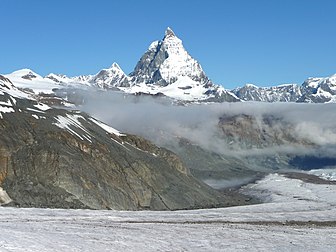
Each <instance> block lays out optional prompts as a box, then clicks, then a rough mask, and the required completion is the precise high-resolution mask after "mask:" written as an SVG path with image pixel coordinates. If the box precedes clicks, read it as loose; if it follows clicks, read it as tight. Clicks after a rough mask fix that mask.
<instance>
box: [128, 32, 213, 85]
mask: <svg viewBox="0 0 336 252" xmlns="http://www.w3.org/2000/svg"><path fill="white" fill-rule="evenodd" d="M130 76H131V77H132V81H133V83H135V84H140V83H145V84H154V85H158V86H167V85H170V84H173V83H175V82H176V81H177V80H178V79H179V78H180V77H183V79H184V81H185V80H186V77H187V78H189V79H190V83H193V82H197V83H198V84H201V85H204V84H209V83H210V80H209V78H208V77H207V76H206V75H205V73H204V71H203V69H202V67H201V65H200V64H199V63H198V62H197V61H196V60H195V59H193V58H192V57H191V56H190V55H189V53H188V52H187V51H186V50H185V48H184V47H183V44H182V40H180V39H179V38H178V37H177V36H176V35H175V33H174V32H173V30H172V29H171V28H169V27H168V28H167V30H166V31H165V36H164V38H163V39H162V40H160V41H154V42H153V43H151V45H150V46H149V48H148V50H147V51H146V53H145V54H144V55H143V56H142V57H141V59H140V60H139V62H138V64H137V65H136V67H135V69H134V71H133V72H132V73H131V74H130ZM185 84H186V85H188V83H185Z"/></svg>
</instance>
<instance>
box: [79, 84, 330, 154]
mask: <svg viewBox="0 0 336 252" xmlns="http://www.w3.org/2000/svg"><path fill="white" fill-rule="evenodd" d="M81 95H82V96H83V97H84V100H85V101H86V102H85V103H84V105H82V106H81V107H80V109H81V110H83V111H85V112H87V113H89V114H91V115H93V116H95V117H96V118H98V119H100V120H102V121H104V122H106V123H108V124H110V125H111V126H113V127H115V128H117V129H118V130H120V131H122V132H127V133H132V134H137V135H141V136H143V137H145V138H147V139H150V140H151V141H153V142H155V143H156V144H158V145H159V146H166V145H167V143H168V142H174V141H175V140H176V138H179V137H183V138H186V139H188V140H190V141H191V142H192V143H194V144H197V145H199V146H201V147H202V148H205V149H207V150H211V151H214V152H217V153H221V154H230V153H231V154H233V153H236V154H237V155H238V154H239V155H263V154H266V153H269V154H272V153H274V152H275V153H292V154H293V153H298V154H300V155H304V154H307V155H308V154H309V155H322V156H335V154H336V147H335V146H336V104H297V103H260V102H244V103H220V104H187V105H183V106H182V105H176V104H172V102H171V100H169V99H166V98H158V97H157V98H153V97H151V96H146V95H142V96H133V95H127V94H124V93H121V92H115V91H113V92H112V91H107V92H97V91H95V92H92V91H91V92H83V93H82V94H81ZM240 114H244V115H250V116H253V117H255V118H256V121H257V124H260V125H259V126H260V127H261V126H262V123H263V120H262V118H263V116H264V115H272V116H273V117H274V118H281V121H279V124H278V122H277V121H276V120H275V121H274V124H273V125H272V127H284V122H285V124H288V128H289V131H290V134H291V135H292V136H294V137H295V138H297V139H300V140H302V142H309V143H310V144H311V145H309V146H306V145H302V146H300V145H292V144H288V145H281V146H272V147H268V148H264V149H262V148H245V149H235V148H232V146H230V145H229V144H228V143H226V142H225V141H223V134H222V132H221V131H220V129H219V127H218V123H219V118H220V117H221V116H223V115H226V116H235V115H240ZM175 142H176V141H175ZM316 150H319V151H318V153H317V152H316Z"/></svg>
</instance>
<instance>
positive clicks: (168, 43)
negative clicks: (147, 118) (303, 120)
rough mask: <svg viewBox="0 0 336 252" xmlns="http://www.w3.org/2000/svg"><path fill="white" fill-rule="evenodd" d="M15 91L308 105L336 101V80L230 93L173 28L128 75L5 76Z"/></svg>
mask: <svg viewBox="0 0 336 252" xmlns="http://www.w3.org/2000/svg"><path fill="white" fill-rule="evenodd" d="M6 77H7V78H9V79H10V80H11V81H12V82H13V83H14V84H15V85H16V86H17V87H19V88H26V89H30V90H31V91H33V92H34V93H35V94H36V93H37V94H38V93H52V92H53V90H55V89H60V88H65V87H77V88H83V87H95V88H100V89H116V90H122V91H123V92H126V93H131V94H148V95H164V96H167V97H170V98H173V99H176V100H181V101H196V102H200V101H202V102H236V101H263V102H309V103H325V102H335V101H336V75H333V76H331V77H328V78H309V79H307V80H306V81H304V83H303V84H302V85H298V84H286V85H280V86H275V87H263V88H262V87H257V86H254V85H251V84H247V85H245V86H243V87H239V88H236V89H233V90H226V89H224V88H223V87H222V86H220V85H216V84H214V83H213V82H212V81H211V80H210V79H209V78H208V77H207V75H206V74H205V72H204V71H203V69H202V67H201V65H200V64H199V63H198V62H197V61H196V60H195V59H194V58H192V57H191V56H190V54H189V53H188V52H187V51H186V50H185V48H184V47H183V44H182V41H181V40H180V39H179V38H178V37H177V36H176V35H175V33H174V32H173V31H172V29H170V28H169V27H168V28H167V30H166V31H165V35H164V37H163V39H162V40H159V41H154V42H153V43H151V44H150V46H149V48H148V49H147V51H146V52H145V53H144V55H143V56H142V57H141V58H140V60H139V62H138V63H137V64H136V66H135V68H134V71H133V72H132V73H130V74H129V75H127V74H125V73H124V72H123V70H122V69H121V68H120V67H119V65H118V64H117V63H113V64H112V65H111V67H109V68H106V69H102V70H100V71H99V72H98V73H97V74H95V75H82V76H76V77H67V76H65V75H62V74H53V73H51V74H48V75H47V76H45V77H42V76H40V75H38V74H36V73H34V72H33V71H32V70H30V69H22V70H19V71H15V72H13V73H11V74H7V75H6Z"/></svg>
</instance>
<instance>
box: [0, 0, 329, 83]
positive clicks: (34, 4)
mask: <svg viewBox="0 0 336 252" xmlns="http://www.w3.org/2000/svg"><path fill="white" fill-rule="evenodd" d="M335 10H336V1H333V0H314V1H312V0H277V1H276V0H231V1H229V0H218V1H215V0H207V1H205V0H204V1H200V0H193V1H191V0H185V1H183V0H170V1H162V0H156V1H154V0H144V1H139V0H138V1H136V0H122V1H121V0H119V1H113V0H106V1H105V0H101V1H100V0H95V1H85V0H82V1H77V0H57V1H51V0H50V1H45V0H32V1H25V0H21V1H20V0H1V14H0V28H1V38H0V55H1V58H0V73H9V72H12V71H14V70H18V69H21V68H31V69H33V70H34V71H35V72H37V73H39V74H41V75H46V74H48V73H50V72H55V73H63V74H66V75H69V76H75V75H81V74H95V73H96V72H98V71H99V70H100V69H102V68H106V67H109V66H110V65H111V64H112V63H113V62H114V61H115V62H117V63H118V64H119V65H120V66H121V68H122V69H123V70H124V71H125V72H126V73H129V72H131V71H132V70H133V68H134V66H135V65H136V63H137V61H138V60H139V58H140V57H141V55H142V54H143V53H144V52H145V51H146V49H147V48H148V46H149V45H150V43H151V42H152V41H154V40H158V39H161V38H162V37H163V36H164V31H165V29H166V27H167V26H169V27H171V28H172V29H173V30H174V31H175V33H176V35H177V36H178V37H180V38H181V39H182V41H183V44H184V46H185V48H186V49H187V50H188V51H189V53H190V54H191V55H192V56H193V57H194V58H195V59H197V60H198V61H199V62H200V63H201V65H202V67H203V69H204V70H205V72H206V74H207V75H208V76H209V78H210V79H212V80H213V81H214V82H215V83H217V84H222V85H224V87H226V88H233V87H236V86H242V85H244V84H245V83H254V84H256V85H258V86H269V85H277V84H282V83H302V82H303V81H304V80H305V79H306V78H307V77H311V76H330V75H332V74H335V73H336V18H335Z"/></svg>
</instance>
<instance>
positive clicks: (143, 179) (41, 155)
mask: <svg viewBox="0 0 336 252" xmlns="http://www.w3.org/2000/svg"><path fill="white" fill-rule="evenodd" d="M0 98H1V100H2V101H3V102H8V107H10V108H11V110H10V112H8V113H7V112H6V113H2V114H1V119H0V187H2V188H3V189H4V190H6V191H7V193H8V195H9V197H10V198H11V199H12V200H13V201H12V203H10V205H15V206H21V207H51V208H54V207H57V208H92V209H118V210H140V209H152V210H168V209H189V208H201V207H214V206H225V205H229V204H230V203H229V200H227V199H226V198H223V196H222V195H221V194H219V193H217V192H216V191H214V190H213V189H211V188H210V187H208V186H206V185H205V184H203V183H200V182H198V181H197V180H196V179H194V177H193V176H191V175H190V172H189V170H188V169H187V168H186V167H185V166H184V165H183V164H182V162H181V161H180V159H179V158H178V157H177V156H176V155H175V154H174V153H172V152H170V151H168V150H166V149H163V148H158V147H157V146H155V145H153V144H151V143H150V142H148V141H146V140H144V139H142V138H140V137H137V136H132V135H123V134H112V133H109V132H108V131H106V130H105V129H104V128H102V127H101V126H100V123H97V121H95V120H94V119H92V118H90V117H89V116H87V115H85V114H82V113H78V112H71V111H65V110H58V109H51V108H50V109H48V110H44V109H43V110H42V109H40V108H41V106H42V105H38V104H37V102H35V101H32V100H27V99H20V98H18V97H15V98H13V97H11V96H10V95H8V94H6V93H5V94H4V95H1V96H0ZM13 99H15V103H14V102H11V103H9V102H10V101H13ZM6 106H7V105H6ZM3 110H4V109H3Z"/></svg>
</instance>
